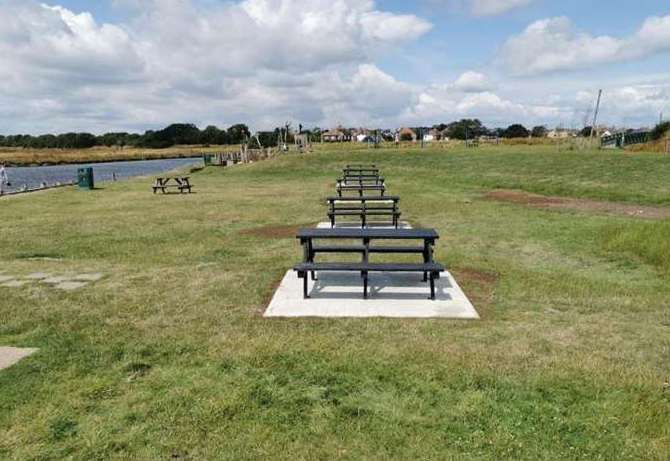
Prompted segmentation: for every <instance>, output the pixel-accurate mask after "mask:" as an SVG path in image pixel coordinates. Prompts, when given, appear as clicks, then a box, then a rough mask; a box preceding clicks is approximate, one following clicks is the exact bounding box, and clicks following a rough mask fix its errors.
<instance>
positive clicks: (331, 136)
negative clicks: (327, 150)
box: [321, 128, 351, 142]
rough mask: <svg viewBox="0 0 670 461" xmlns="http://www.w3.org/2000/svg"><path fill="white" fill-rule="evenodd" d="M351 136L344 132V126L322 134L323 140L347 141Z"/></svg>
mask: <svg viewBox="0 0 670 461" xmlns="http://www.w3.org/2000/svg"><path fill="white" fill-rule="evenodd" d="M350 139H351V138H350V137H349V136H348V135H347V134H346V133H345V132H344V130H343V129H342V128H336V129H334V130H328V131H325V132H323V133H322V134H321V141H322V142H345V141H349V140H350Z"/></svg>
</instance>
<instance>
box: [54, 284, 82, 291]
mask: <svg viewBox="0 0 670 461" xmlns="http://www.w3.org/2000/svg"><path fill="white" fill-rule="evenodd" d="M86 285H88V283H86V282H63V283H59V284H58V285H56V288H57V289H59V290H65V291H74V290H78V289H80V288H84V287H85V286H86Z"/></svg>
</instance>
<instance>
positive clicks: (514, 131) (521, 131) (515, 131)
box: [504, 123, 530, 138]
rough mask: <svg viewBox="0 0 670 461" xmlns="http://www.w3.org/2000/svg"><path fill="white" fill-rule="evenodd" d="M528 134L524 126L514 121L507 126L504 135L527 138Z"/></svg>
mask: <svg viewBox="0 0 670 461" xmlns="http://www.w3.org/2000/svg"><path fill="white" fill-rule="evenodd" d="M529 134H530V132H529V131H528V130H527V129H526V127H525V126H523V125H521V124H519V123H515V124H513V125H510V126H508V127H507V129H506V130H505V134H504V136H505V137H506V138H527V137H528V135H529Z"/></svg>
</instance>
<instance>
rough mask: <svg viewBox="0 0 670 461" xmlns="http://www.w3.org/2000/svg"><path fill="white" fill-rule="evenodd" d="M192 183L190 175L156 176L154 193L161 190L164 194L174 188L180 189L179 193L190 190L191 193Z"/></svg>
mask: <svg viewBox="0 0 670 461" xmlns="http://www.w3.org/2000/svg"><path fill="white" fill-rule="evenodd" d="M191 187H192V186H191V183H190V179H189V176H164V177H158V178H156V181H155V182H154V185H153V190H154V194H155V193H156V192H157V191H158V190H161V192H163V193H164V194H166V193H167V189H170V188H173V189H178V190H179V193H180V194H181V193H184V191H188V193H189V194H190V193H191Z"/></svg>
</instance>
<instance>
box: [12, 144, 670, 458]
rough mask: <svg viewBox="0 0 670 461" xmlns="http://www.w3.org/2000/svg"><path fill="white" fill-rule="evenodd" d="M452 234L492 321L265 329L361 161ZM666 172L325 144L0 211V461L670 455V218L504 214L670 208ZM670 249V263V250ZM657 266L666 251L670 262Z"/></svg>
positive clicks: (648, 161)
mask: <svg viewBox="0 0 670 461" xmlns="http://www.w3.org/2000/svg"><path fill="white" fill-rule="evenodd" d="M353 162H375V163H377V164H378V165H380V166H381V168H382V169H383V172H384V175H385V176H386V178H387V181H388V185H389V193H391V194H394V195H395V194H398V195H400V196H401V197H402V200H401V209H402V211H403V213H404V218H406V219H408V220H410V221H411V222H412V223H413V224H414V225H415V226H424V227H434V228H436V229H437V230H438V231H439V232H440V234H441V236H442V238H441V239H440V241H439V242H438V245H437V251H436V259H437V260H438V261H440V262H444V263H445V264H446V265H447V266H448V267H449V269H450V270H451V271H452V273H453V274H454V275H455V276H456V278H457V280H458V281H459V283H461V285H462V287H463V288H464V290H465V292H466V294H468V295H469V296H470V297H471V299H472V300H473V302H474V304H475V307H476V308H477V309H478V311H479V313H480V314H481V315H482V320H481V321H476V322H460V321H443V320H429V321H426V320H423V321H418V320H388V319H387V320H382V319H367V320H315V319H303V320H265V319H264V318H263V317H262V312H263V310H264V308H265V306H266V304H267V302H268V301H269V299H270V297H271V295H272V293H273V291H274V289H275V287H276V286H277V284H278V283H279V281H280V280H281V278H282V276H283V275H284V273H285V271H286V270H287V269H288V268H290V267H291V266H292V265H293V264H294V263H296V262H298V261H299V260H300V257H301V251H300V248H299V245H298V243H297V242H296V241H295V239H294V238H293V237H292V236H293V234H294V228H295V227H298V226H305V225H312V224H314V223H316V222H317V221H320V220H323V218H324V217H325V212H326V210H325V206H324V204H323V203H322V200H321V199H322V198H323V197H326V196H328V195H331V194H332V191H333V189H334V180H335V177H336V176H337V174H338V171H339V170H340V169H341V167H342V165H344V164H346V163H353ZM669 178H670V157H668V156H661V155H655V154H634V155H631V154H620V153H600V152H562V153H558V152H556V151H555V150H554V149H550V148H544V147H534V148H531V147H504V148H490V149H481V150H472V151H465V150H459V149H451V150H441V149H426V150H424V151H420V150H403V151H395V150H391V149H389V150H386V149H385V150H380V151H373V150H360V151H354V152H351V153H346V152H345V151H344V150H343V149H333V150H331V151H328V150H319V151H317V153H315V154H312V155H308V156H298V155H288V156H285V157H282V158H280V159H275V160H271V161H266V162H260V163H256V164H252V165H244V166H236V167H233V168H228V169H216V168H209V169H206V170H204V171H202V172H198V173H196V174H194V175H193V176H192V182H193V184H194V185H195V190H196V191H197V193H196V194H193V195H190V196H186V195H185V196H179V195H170V196H161V195H155V196H154V195H152V194H151V191H150V185H151V179H147V178H145V179H136V180H131V181H127V182H119V183H114V184H103V185H102V188H101V189H99V190H96V191H92V192H83V191H76V190H72V189H63V190H57V191H53V192H50V193H44V194H36V195H32V196H24V197H17V198H11V199H8V200H7V199H3V200H0V248H1V249H2V251H1V252H0V263H1V265H2V267H0V270H5V271H6V272H7V273H11V274H14V275H27V274H29V273H31V272H38V271H39V272H51V273H54V274H61V273H79V272H91V271H93V272H102V273H104V274H106V277H105V278H104V279H103V280H102V281H100V282H97V283H95V284H93V285H91V286H89V287H87V288H84V289H82V290H80V291H74V292H61V291H57V290H55V289H53V288H51V287H48V286H45V285H40V284H33V285H29V286H26V287H24V288H18V289H6V288H0V345H12V346H19V347H39V348H40V352H39V353H38V354H36V355H34V356H32V357H30V358H28V359H26V360H24V361H22V362H21V363H20V364H19V365H16V366H14V367H12V368H9V369H7V370H4V371H0V458H8V459H20V460H23V459H63V458H74V459H85V460H88V459H101V458H117V459H194V460H195V459H268V458H279V459H291V460H293V459H333V458H338V459H339V458H341V459H361V458H372V459H468V460H469V459H491V460H499V459H528V460H537V459H547V460H558V459H589V460H596V459H601V460H612V459H645V460H650V459H657V460H667V459H669V458H670V384H669V381H670V272H669V271H668V262H667V261H668V255H667V250H668V244H667V241H668V240H667V239H668V238H669V237H670V236H669V235H668V233H669V232H670V230H669V227H668V222H667V221H665V222H663V221H656V222H649V221H644V222H643V221H641V220H638V219H635V218H629V217H624V216H616V215H599V214H593V213H588V212H583V211H577V210H575V211H571V210H563V211H557V210H545V209H541V208H530V207H526V206H523V205H516V204H509V203H499V202H495V201H492V200H488V199H486V197H485V194H486V193H487V192H488V191H490V190H492V189H494V188H514V189H523V190H526V191H529V192H534V193H540V194H549V195H560V196H566V197H588V198H592V199H599V200H613V201H626V202H630V203H640V204H646V205H658V206H668V205H670V181H669ZM664 252H666V253H665V254H663V253H664ZM659 253H660V254H659Z"/></svg>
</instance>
